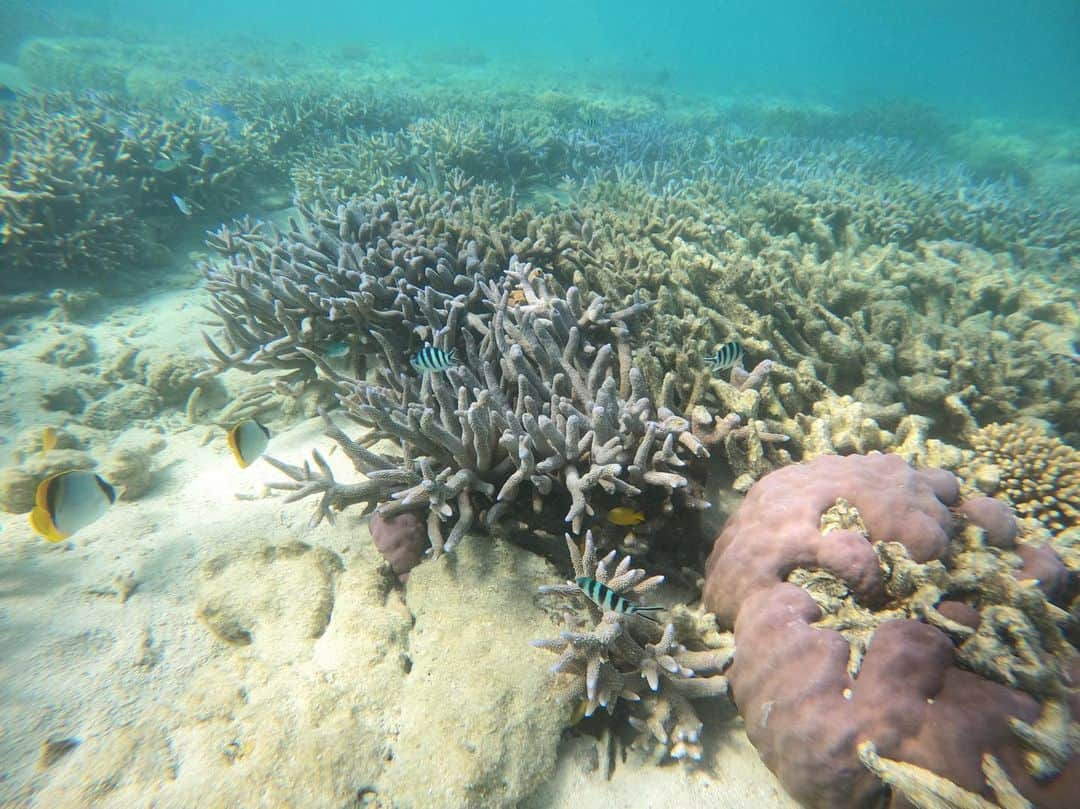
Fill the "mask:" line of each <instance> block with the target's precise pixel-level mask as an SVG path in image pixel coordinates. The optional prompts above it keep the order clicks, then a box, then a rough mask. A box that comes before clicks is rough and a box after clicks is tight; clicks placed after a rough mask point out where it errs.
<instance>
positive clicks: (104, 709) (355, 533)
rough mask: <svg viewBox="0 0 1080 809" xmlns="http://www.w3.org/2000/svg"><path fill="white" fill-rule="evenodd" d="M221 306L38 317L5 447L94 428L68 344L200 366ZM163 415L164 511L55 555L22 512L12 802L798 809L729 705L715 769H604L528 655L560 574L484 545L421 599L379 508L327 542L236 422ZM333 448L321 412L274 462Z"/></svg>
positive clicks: (15, 373) (538, 655)
mask: <svg viewBox="0 0 1080 809" xmlns="http://www.w3.org/2000/svg"><path fill="white" fill-rule="evenodd" d="M204 302H205V293H204V292H202V291H201V290H199V289H189V290H184V291H181V292H176V291H172V292H168V293H163V294H161V295H159V296H157V297H153V298H150V299H147V300H145V301H142V302H140V303H138V304H136V305H131V304H130V302H128V303H125V304H124V305H123V306H120V307H115V308H114V309H113V310H112V311H111V312H109V313H107V316H105V317H103V318H102V319H101V321H99V322H97V323H84V324H82V325H79V324H70V323H68V324H61V325H58V324H56V323H55V322H50V321H47V320H42V321H40V322H39V323H36V324H34V325H33V326H32V327H31V328H30V329H29V330H28V331H27V332H26V334H25V335H24V336H23V342H22V343H21V344H20V345H17V346H15V347H14V348H10V349H8V350H6V351H3V352H0V362H2V364H3V366H4V367H5V371H4V382H3V384H4V389H3V392H2V393H0V419H2V421H3V424H4V428H3V430H4V433H5V435H8V436H14V435H15V434H16V433H18V432H19V431H20V430H24V429H26V428H37V426H38V425H39V424H42V425H43V424H53V425H56V426H62V425H63V424H65V423H66V424H67V426H68V427H69V428H70V429H71V430H72V431H73V432H75V431H77V429H78V427H79V418H78V417H66V422H65V420H64V417H65V414H63V413H59V414H58V413H57V412H55V411H54V412H51V413H46V412H45V411H43V410H42V409H41V406H40V398H41V393H42V391H43V390H44V389H45V388H46V387H47V386H48V385H49V384H50V382H51V381H55V379H56V378H57V377H58V376H63V375H64V374H67V373H69V372H68V371H67V370H66V369H61V368H56V367H53V366H51V365H49V364H47V363H44V362H42V361H40V360H39V359H37V357H38V356H39V355H40V354H41V350H42V346H43V345H45V344H46V343H48V342H50V341H55V340H56V337H57V334H61V335H70V334H74V333H78V334H81V335H83V336H86V337H88V338H89V339H90V340H92V342H93V343H95V344H96V346H97V347H98V354H99V355H100V357H101V358H102V361H103V362H104V361H105V360H107V359H108V355H109V354H110V352H113V353H115V352H117V351H119V350H121V349H122V348H123V347H124V346H126V345H134V346H135V347H137V348H145V349H146V350H156V351H159V352H160V351H162V350H164V351H171V352H175V353H177V354H187V355H201V354H202V353H203V351H204V349H203V347H202V343H201V338H200V337H199V331H200V325H199V322H200V321H202V320H205V319H206V317H205V313H204V312H202V310H201V309H200V307H201V305H202V304H203V303H204ZM141 426H142V427H144V428H147V429H151V430H160V431H162V432H163V437H164V439H165V441H166V446H165V449H164V450H163V451H161V452H160V453H159V454H157V455H156V456H155V457H154V476H153V484H152V487H151V488H150V490H149V491H148V492H147V493H146V494H145V495H144V496H143V497H141V498H139V499H137V500H135V501H132V502H125V501H124V500H123V499H121V500H119V501H118V502H117V504H116V505H115V506H114V507H113V508H112V509H111V510H110V511H109V512H108V513H107V514H106V515H105V516H104V517H103V518H102V519H100V520H99V521H98V522H97V523H95V524H94V525H92V526H90V527H88V528H86V529H84V530H83V531H81V532H79V533H78V534H77V535H76V536H75V537H73V538H72V539H71V540H69V541H67V542H62V543H58V544H55V545H54V544H50V543H47V542H45V541H43V540H41V539H38V538H37V537H35V536H33V535H32V533H31V531H30V529H29V525H28V524H27V520H26V517H25V515H13V514H2V515H0V525H2V531H0V805H2V806H4V807H16V806H20V807H21V806H27V807H48V809H62V808H63V807H94V808H95V809H111V808H117V809H119V808H122V809H131V808H132V807H151V806H152V807H167V808H171V807H185V808H187V807H201V808H204V809H209V808H211V807H222V808H223V809H224V807H230V808H231V807H294V806H295V807H304V809H318V807H334V808H335V809H343V808H344V807H357V806H377V807H384V809H389V807H398V808H399V809H409V807H415V808H417V809H419V808H420V807H440V809H441V808H445V809H452V808H453V807H483V808H484V809H488V807H504V806H505V807H511V806H522V807H528V808H529V809H540V808H541V807H564V806H565V807H571V806H573V807H604V809H622V807H625V809H650V807H691V806H693V807H758V806H760V807H787V806H795V804H794V802H793V801H791V799H790V798H788V797H787V796H786V795H785V793H784V792H783V790H782V788H781V787H780V786H779V784H778V783H777V782H776V780H775V779H774V778H773V776H772V775H771V774H770V773H769V772H768V770H767V769H766V768H765V767H764V765H763V764H762V763H761V762H760V760H759V759H758V757H757V754H756V753H755V752H754V750H753V748H752V747H751V746H750V744H749V742H748V741H747V739H746V735H745V733H744V731H743V729H742V725H741V720H739V719H738V717H737V715H735V714H734V711H733V710H732V709H731V708H730V706H727V705H718V706H716V708H715V709H712V710H710V711H708V712H706V714H705V715H706V718H707V719H709V720H711V721H709V722H707V736H706V761H704V762H703V764H702V766H700V767H698V768H695V769H691V768H686V767H683V766H681V765H669V766H663V767H657V766H654V765H653V764H651V763H649V762H647V761H644V760H642V759H641V758H640V757H639V756H637V755H636V754H635V753H634V752H633V751H631V752H630V754H629V755H628V756H627V757H626V759H625V760H622V759H621V757H620V758H619V760H618V761H617V762H616V764H615V767H614V770H613V772H612V774H611V777H610V778H608V779H605V778H604V777H603V775H602V774H601V772H600V771H599V766H598V762H599V760H600V756H601V755H603V754H602V753H599V752H598V745H597V743H596V741H595V740H594V739H593V738H592V737H590V736H587V735H583V734H576V735H575V734H573V733H563V732H562V726H563V725H564V724H565V720H566V716H567V709H566V706H564V705H560V704H558V703H557V702H556V697H555V693H556V689H555V688H553V687H552V685H553V680H554V677H553V675H552V674H551V672H550V668H551V665H552V663H553V662H554V656H553V655H552V654H551V653H550V652H547V651H544V650H541V649H536V648H533V647H531V646H530V645H529V641H530V640H531V639H533V638H537V637H552V636H554V635H556V634H557V633H558V631H559V629H560V627H559V626H558V625H556V624H555V623H554V621H553V620H552V618H550V617H549V616H548V615H547V614H546V613H545V612H544V611H543V610H541V609H540V608H539V607H538V606H537V603H536V602H535V600H534V594H535V593H536V588H537V586H538V585H540V584H543V583H551V582H553V581H558V580H559V577H558V574H557V573H556V571H555V569H554V568H553V567H551V566H550V565H549V564H548V563H547V562H546V561H544V560H542V559H540V558H538V557H535V556H532V555H530V554H528V553H525V552H524V551H521V550H519V549H517V548H515V547H512V546H509V545H506V544H501V543H494V542H492V541H491V540H489V539H487V538H484V537H469V538H467V539H466V541H464V542H463V543H462V545H461V547H460V548H459V549H458V550H457V551H456V552H455V553H454V554H453V555H452V556H449V557H443V558H442V559H440V560H438V561H436V562H430V561H429V562H425V563H424V564H422V565H421V566H420V567H419V568H418V569H417V570H415V571H414V572H413V574H412V577H411V579H410V581H409V583H408V586H407V588H405V589H402V588H401V587H400V586H398V585H397V582H396V580H395V579H394V578H393V577H392V576H391V575H390V574H389V571H388V568H387V566H386V565H385V563H384V562H383V560H382V558H381V557H380V556H379V554H378V553H377V551H376V550H375V549H374V548H373V546H372V544H371V540H370V536H369V534H368V529H367V522H366V519H365V518H361V517H359V516H358V515H357V514H354V513H351V512H346V513H344V514H342V515H341V516H340V517H339V518H338V520H337V524H336V525H334V526H329V525H327V524H325V523H324V524H322V525H320V526H318V527H316V528H310V527H309V526H308V519H309V517H310V513H311V506H312V503H307V502H302V503H295V504H291V505H288V504H284V503H282V501H281V498H280V497H278V496H267V495H266V493H265V491H264V484H265V483H266V482H267V481H270V480H280V479H281V475H280V473H278V472H277V471H276V470H275V469H273V468H271V467H270V466H269V465H268V464H266V463H265V462H261V461H260V462H258V463H257V464H255V465H254V466H252V467H250V468H248V469H246V470H240V469H239V468H238V467H237V465H236V464H235V463H234V462H233V460H232V458H231V457H230V455H229V453H228V450H227V447H226V445H225V440H224V434H223V432H222V431H221V430H220V429H218V430H216V432H215V434H214V437H213V439H212V440H211V441H210V443H209V444H207V445H205V446H204V445H202V442H203V440H204V437H205V436H206V433H207V429H208V425H198V426H195V427H191V426H189V425H187V424H186V423H185V422H184V420H183V418H182V414H177V413H173V414H172V415H171V416H168V415H166V416H162V417H161V418H159V419H157V420H156V421H151V422H148V423H146V424H143V425H141ZM109 439H110V436H109V435H108V434H104V437H103V438H102V437H100V436H99V438H98V441H99V442H101V441H104V442H105V444H103V445H104V446H107V442H108V440H109ZM12 440H13V439H10V438H9V440H8V443H9V446H7V447H0V449H3V450H5V451H6V452H8V451H10V449H11V447H10V442H11V441H12ZM329 444H330V442H329V441H328V440H327V439H326V438H324V437H323V436H322V434H321V426H320V424H319V421H318V420H317V419H311V420H307V421H305V422H303V423H300V424H296V425H294V426H291V427H289V428H288V429H286V430H283V431H280V432H278V433H277V434H275V435H274V437H273V439H272V442H271V447H270V453H271V454H273V455H275V456H277V457H280V458H282V459H285V460H288V461H290V462H294V463H298V462H299V461H300V460H301V459H302V458H304V457H306V456H307V453H308V452H309V451H310V449H311V448H313V447H320V448H321V449H322V450H323V452H324V454H325V453H327V452H329V450H330V446H329ZM95 446H97V444H95ZM329 458H330V461H331V463H332V465H334V466H335V469H336V471H338V472H340V473H341V475H342V477H343V478H344V479H346V480H348V479H351V477H352V474H351V470H346V469H343V468H342V461H343V460H344V459H343V458H342V457H341V456H340V454H333V455H330V456H329Z"/></svg>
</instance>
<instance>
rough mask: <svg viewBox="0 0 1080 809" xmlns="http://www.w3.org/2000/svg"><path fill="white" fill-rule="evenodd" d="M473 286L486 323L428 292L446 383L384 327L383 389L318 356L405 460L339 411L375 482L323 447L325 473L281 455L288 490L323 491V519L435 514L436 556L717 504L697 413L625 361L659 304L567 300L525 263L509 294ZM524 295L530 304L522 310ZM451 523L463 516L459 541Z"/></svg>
mask: <svg viewBox="0 0 1080 809" xmlns="http://www.w3.org/2000/svg"><path fill="white" fill-rule="evenodd" d="M472 284H473V285H474V288H476V289H478V290H480V291H481V292H482V294H483V296H484V298H485V300H486V301H487V303H488V305H489V306H490V307H491V308H492V309H493V310H494V312H493V314H491V315H490V316H489V317H488V318H484V319H482V318H479V317H472V318H470V317H468V316H467V315H466V314H465V313H466V312H467V311H468V308H469V307H468V300H469V296H468V295H466V294H462V295H459V296H456V297H452V298H451V297H448V296H439V295H438V293H436V292H435V291H434V290H432V289H430V288H429V289H427V290H424V291H423V292H422V293H420V294H419V297H418V301H417V307H418V310H419V311H422V312H425V313H426V316H427V319H428V325H426V326H425V327H423V328H424V329H425V332H424V334H425V335H427V334H434V335H435V337H436V345H437V346H438V347H440V348H443V349H444V350H445V349H449V348H451V347H456V348H459V349H461V350H460V352H459V356H461V359H462V361H461V363H460V364H458V365H454V366H451V367H450V368H448V369H447V370H446V372H445V374H443V373H429V374H424V375H423V376H422V377H420V378H418V377H417V376H415V375H414V374H412V373H410V372H409V370H408V369H407V368H408V366H407V365H406V362H405V358H404V357H403V356H402V354H401V352H400V351H399V350H397V349H396V348H394V347H393V345H392V344H391V342H390V341H389V339H387V338H386V337H385V336H384V335H382V334H381V333H378V332H373V336H374V338H375V339H376V340H378V341H379V343H380V345H381V346H382V347H383V349H384V352H383V357H382V359H383V362H384V363H385V365H383V366H380V367H379V369H378V370H377V371H376V374H377V376H378V377H379V378H380V380H381V382H382V385H374V384H370V383H366V382H357V381H354V380H349V379H346V378H343V377H340V376H338V375H336V374H335V373H334V372H333V370H332V369H331V368H329V367H328V366H327V365H326V364H325V363H324V362H321V361H320V360H319V359H318V358H317V357H315V355H310V356H311V357H312V359H313V361H316V362H318V364H319V368H320V372H321V373H323V374H325V375H326V376H328V377H330V378H333V379H334V380H335V383H336V385H337V388H338V396H339V399H340V401H341V404H342V405H343V406H344V407H345V409H346V411H347V412H348V414H349V415H350V416H351V417H352V419H353V420H355V421H357V422H359V423H360V424H362V425H364V426H365V427H367V428H369V430H370V432H369V434H368V435H367V436H366V437H365V438H364V439H363V441H364V443H365V444H369V443H372V442H375V441H378V440H380V439H389V440H392V441H394V442H395V443H397V444H398V446H399V447H400V455H396V456H391V455H385V454H380V453H376V452H372V451H371V450H368V449H366V448H365V447H364V446H362V445H361V444H360V443H358V442H357V441H354V440H352V439H350V438H348V437H347V436H346V435H345V434H344V433H343V432H342V431H341V430H340V429H338V428H337V427H335V426H334V425H333V423H332V422H331V420H330V419H329V417H327V418H326V421H327V428H328V429H327V435H328V436H330V437H331V438H333V439H334V440H335V441H336V442H337V443H338V444H339V445H340V446H341V448H342V449H343V450H344V452H345V454H346V455H347V456H348V457H349V458H350V460H351V461H352V462H353V465H354V466H355V468H356V470H357V471H358V472H360V473H362V474H363V475H365V476H366V478H367V480H365V481H362V482H360V483H355V484H341V483H338V482H337V481H335V480H334V478H333V476H332V475H331V474H330V470H329V468H328V467H327V465H326V464H325V462H324V461H322V459H321V456H319V455H318V454H316V455H315V457H314V460H315V463H316V466H317V467H318V468H317V469H312V468H311V467H310V466H309V465H307V464H305V466H304V467H302V468H301V467H295V466H290V465H288V464H284V463H281V462H280V461H272V462H273V463H275V465H277V466H278V468H279V469H281V470H282V471H284V472H285V473H286V474H287V475H288V476H289V477H290V478H292V481H293V482H292V483H283V484H275V486H277V487H278V488H284V489H286V490H290V491H292V492H293V494H292V495H290V499H291V500H295V499H298V498H302V497H307V496H310V495H315V494H319V495H321V500H320V503H319V506H318V508H317V511H316V514H315V518H314V519H315V521H316V522H317V521H319V520H320V519H322V518H323V517H330V516H332V511H333V510H338V509H341V508H344V507H346V506H349V505H352V504H356V503H366V505H367V509H368V510H372V509H375V508H376V507H377V508H378V510H379V513H380V514H381V515H382V516H383V517H385V518H389V517H393V516H395V515H397V514H400V513H402V512H406V511H424V510H426V511H427V514H428V517H427V521H428V533H429V537H430V540H431V543H432V547H433V550H434V553H435V555H436V556H437V555H439V554H440V553H442V551H443V550H444V549H452V548H453V547H454V545H456V544H457V543H458V542H459V541H460V540H461V539H462V538H463V537H464V536H465V534H466V533H467V532H468V531H469V530H470V529H471V528H472V527H473V526H474V525H475V524H477V523H479V524H482V525H484V526H486V527H488V528H494V527H496V526H497V525H499V524H500V523H502V522H504V521H507V520H511V521H512V523H511V524H512V525H516V526H519V527H528V526H530V525H531V526H532V528H533V529H544V530H546V531H547V532H548V533H549V534H550V533H552V532H553V530H558V526H561V525H562V524H565V523H568V524H570V525H571V526H572V528H573V530H575V531H580V530H581V528H582V526H583V525H584V524H585V522H586V521H587V520H589V521H592V520H594V519H598V518H599V517H601V516H602V515H603V513H605V512H606V510H607V509H608V508H610V507H612V506H614V505H615V504H617V503H618V502H619V501H620V498H630V499H632V500H633V502H635V503H640V504H641V505H642V507H643V508H645V509H647V510H648V511H649V512H650V513H653V514H655V515H656V517H658V518H659V517H663V518H670V517H672V516H674V515H676V514H678V512H679V510H680V509H689V510H694V509H701V508H705V507H706V504H705V502H704V500H703V499H702V498H701V494H702V492H701V488H700V480H699V474H698V473H695V471H694V470H695V467H697V468H699V470H700V465H699V464H696V463H695V461H696V460H698V459H704V458H706V457H708V450H707V449H706V447H705V445H704V444H703V443H702V441H701V440H699V439H698V438H697V437H696V436H695V434H694V430H693V426H692V425H691V423H690V422H689V421H688V420H687V419H685V418H682V417H680V416H678V415H676V414H675V413H673V412H671V411H670V410H667V409H666V408H655V407H654V405H653V404H652V400H651V398H650V396H649V394H648V391H647V389H646V388H645V384H644V379H643V377H642V375H641V374H640V372H638V371H637V369H636V368H634V367H632V366H630V365H629V363H628V362H626V360H625V358H626V357H628V356H629V354H630V348H629V344H628V343H627V337H628V330H627V321H628V320H629V319H631V318H633V317H634V316H635V315H636V314H638V313H640V311H642V310H643V309H644V308H645V307H646V304H636V305H634V306H632V307H630V308H628V309H624V310H620V311H618V312H608V311H607V310H606V308H605V306H604V301H603V299H602V298H599V297H596V296H583V295H581V294H580V293H579V292H578V290H577V289H576V288H574V287H571V288H570V289H568V290H566V291H565V293H562V292H561V291H560V290H558V288H557V286H555V285H554V283H553V280H552V279H551V278H550V277H545V276H544V275H543V274H542V273H539V272H534V271H533V269H532V267H531V266H529V265H523V264H519V263H516V262H512V263H511V265H510V267H509V269H508V270H507V272H506V275H505V277H504V279H503V281H502V285H500V284H498V283H490V284H489V283H485V282H483V281H481V280H480V276H478V275H477V276H474V278H473V281H472ZM511 286H515V287H516V288H518V289H520V290H522V291H523V294H524V299H525V300H524V302H523V303H521V304H517V305H514V306H511V305H510V303H509V298H510V295H509V292H510V287H511ZM309 354H310V352H309ZM443 522H452V523H453V524H452V527H451V530H450V533H449V535H445V534H444V531H443V528H442V523H443ZM655 527H658V526H654V530H655Z"/></svg>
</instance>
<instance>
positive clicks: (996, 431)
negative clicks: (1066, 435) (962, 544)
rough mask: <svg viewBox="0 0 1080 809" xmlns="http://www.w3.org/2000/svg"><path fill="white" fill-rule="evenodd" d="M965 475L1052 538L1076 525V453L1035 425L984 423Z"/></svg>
mask: <svg viewBox="0 0 1080 809" xmlns="http://www.w3.org/2000/svg"><path fill="white" fill-rule="evenodd" d="M969 441H970V444H971V447H972V449H974V450H975V457H974V458H973V459H972V460H971V462H970V463H969V464H968V466H967V467H966V469H965V477H968V478H970V479H971V481H972V483H973V484H974V485H975V486H976V487H977V488H979V489H980V490H982V491H983V492H985V493H986V494H989V495H992V496H994V497H997V498H1000V499H1002V500H1004V501H1005V502H1007V503H1009V504H1010V505H1011V506H1012V507H1013V508H1014V509H1016V513H1017V514H1018V515H1020V516H1021V517H1024V518H1032V519H1036V520H1038V521H1039V522H1040V523H1042V524H1043V525H1045V526H1046V528H1047V529H1049V531H1050V532H1051V533H1052V534H1060V533H1063V532H1064V531H1067V530H1069V529H1070V528H1075V527H1076V526H1078V525H1080V452H1077V450H1075V449H1073V448H1072V447H1070V446H1069V445H1068V444H1065V443H1064V442H1062V441H1061V439H1059V438H1057V437H1055V436H1053V435H1051V434H1050V433H1048V432H1046V431H1045V430H1041V429H1039V428H1038V427H1036V426H1033V425H1030V424H1023V423H1015V422H1010V423H1005V424H988V425H986V426H985V427H982V428H980V429H979V430H977V431H975V432H974V433H972V435H971V436H970V438H969Z"/></svg>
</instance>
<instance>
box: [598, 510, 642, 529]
mask: <svg viewBox="0 0 1080 809" xmlns="http://www.w3.org/2000/svg"><path fill="white" fill-rule="evenodd" d="M607 521H608V522H609V523H611V524H612V525H622V526H629V525H641V524H642V523H643V522H645V514H644V512H642V511H640V510H639V509H636V508H628V507H627V506H615V508H613V509H611V511H609V512H608V513H607Z"/></svg>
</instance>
